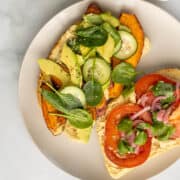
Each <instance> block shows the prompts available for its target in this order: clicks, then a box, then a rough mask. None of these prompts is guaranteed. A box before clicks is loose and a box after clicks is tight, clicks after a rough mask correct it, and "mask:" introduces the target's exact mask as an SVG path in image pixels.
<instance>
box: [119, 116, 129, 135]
mask: <svg viewBox="0 0 180 180" xmlns="http://www.w3.org/2000/svg"><path fill="white" fill-rule="evenodd" d="M132 127H133V122H132V120H131V119H129V118H123V119H122V120H121V121H120V123H119V124H118V130H120V131H123V132H125V133H128V132H130V131H131V130H132Z"/></svg>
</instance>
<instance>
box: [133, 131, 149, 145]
mask: <svg viewBox="0 0 180 180" xmlns="http://www.w3.org/2000/svg"><path fill="white" fill-rule="evenodd" d="M146 141H147V134H146V133H145V132H144V131H138V132H137V135H136V137H135V140H134V143H135V144H137V145H139V146H142V145H144V144H145V143H146Z"/></svg>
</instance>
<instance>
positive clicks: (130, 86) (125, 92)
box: [122, 83, 134, 97]
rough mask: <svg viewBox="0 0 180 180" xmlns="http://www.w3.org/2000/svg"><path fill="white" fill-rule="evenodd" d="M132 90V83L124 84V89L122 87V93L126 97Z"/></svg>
mask: <svg viewBox="0 0 180 180" xmlns="http://www.w3.org/2000/svg"><path fill="white" fill-rule="evenodd" d="M133 91H134V83H132V84H129V85H127V86H125V87H124V89H123V92H122V95H123V96H124V97H127V96H129V95H130V94H131V93H132V92H133Z"/></svg>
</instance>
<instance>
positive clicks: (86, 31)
mask: <svg viewBox="0 0 180 180" xmlns="http://www.w3.org/2000/svg"><path fill="white" fill-rule="evenodd" d="M76 34H77V36H78V42H79V43H80V44H82V45H84V46H87V47H96V46H102V45H103V44H105V42H106V41H107V38H108V34H107V32H106V31H105V30H104V29H103V28H102V27H101V26H91V27H87V28H79V29H77V30H76Z"/></svg>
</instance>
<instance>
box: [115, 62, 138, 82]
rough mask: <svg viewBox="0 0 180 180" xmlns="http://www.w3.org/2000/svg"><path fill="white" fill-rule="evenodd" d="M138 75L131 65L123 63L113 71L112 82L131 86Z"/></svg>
mask: <svg viewBox="0 0 180 180" xmlns="http://www.w3.org/2000/svg"><path fill="white" fill-rule="evenodd" d="M136 74H137V73H136V71H135V69H134V67H133V66H132V65H131V64H129V63H126V62H122V63H120V64H119V65H117V66H116V67H115V68H114V69H113V71H112V81H113V82H116V83H121V84H124V85H130V84H132V82H133V81H134V80H135V77H136Z"/></svg>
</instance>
